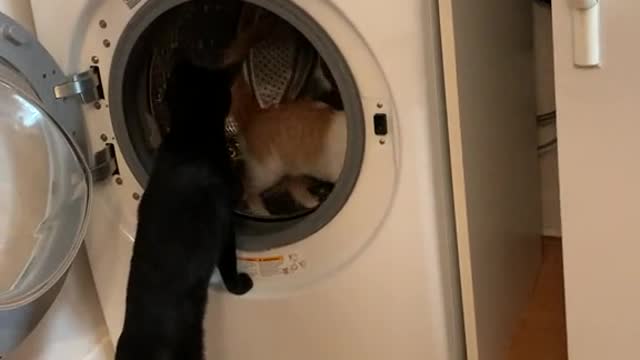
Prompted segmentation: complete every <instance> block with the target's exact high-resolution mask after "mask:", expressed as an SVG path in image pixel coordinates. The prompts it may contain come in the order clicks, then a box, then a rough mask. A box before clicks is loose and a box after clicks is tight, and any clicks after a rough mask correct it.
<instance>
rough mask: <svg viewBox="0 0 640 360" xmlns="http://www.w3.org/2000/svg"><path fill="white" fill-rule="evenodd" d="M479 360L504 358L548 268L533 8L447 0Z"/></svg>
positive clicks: (468, 282)
mask: <svg viewBox="0 0 640 360" xmlns="http://www.w3.org/2000/svg"><path fill="white" fill-rule="evenodd" d="M440 23H441V36H442V47H443V65H444V66H443V67H444V78H445V90H446V97H447V99H446V102H447V113H448V122H449V141H450V151H451V166H452V177H453V191H454V204H455V213H456V223H457V224H456V226H457V236H458V251H459V261H460V272H461V283H462V296H463V309H464V319H465V332H466V340H467V353H468V359H469V360H478V359H479V360H501V359H504V358H505V356H506V352H507V349H508V346H509V342H510V339H511V334H512V332H513V329H514V327H515V325H516V322H517V318H518V315H519V312H520V311H521V310H522V309H523V308H524V306H525V304H526V301H527V298H528V295H529V294H530V291H531V290H532V289H533V285H534V281H535V277H536V272H537V270H538V267H539V264H540V256H541V245H540V235H539V233H540V228H541V225H540V221H541V220H540V217H541V214H540V196H539V189H538V187H539V181H538V180H539V179H538V160H537V150H536V148H537V131H536V121H535V96H534V89H535V87H534V83H533V71H534V68H533V59H534V57H533V35H532V4H531V1H513V0H486V1H476V0H440Z"/></svg>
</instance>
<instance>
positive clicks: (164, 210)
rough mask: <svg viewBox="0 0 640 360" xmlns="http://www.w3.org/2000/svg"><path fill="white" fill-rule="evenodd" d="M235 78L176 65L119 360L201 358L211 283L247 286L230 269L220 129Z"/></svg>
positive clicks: (227, 177)
mask: <svg viewBox="0 0 640 360" xmlns="http://www.w3.org/2000/svg"><path fill="white" fill-rule="evenodd" d="M233 72H234V71H233V70H230V69H228V70H209V69H205V68H202V67H199V66H195V65H192V64H190V63H188V62H181V63H180V64H179V65H177V66H176V67H175V68H174V70H173V71H172V74H171V75H170V78H169V81H168V84H167V94H166V96H167V103H168V107H169V112H170V115H171V119H172V120H171V130H170V132H169V134H168V135H167V136H166V138H165V139H164V141H163V143H162V144H161V145H160V148H159V149H158V153H157V156H156V160H155V165H154V168H153V171H152V172H151V176H150V178H149V183H148V185H147V188H146V190H145V193H144V196H143V197H142V200H141V202H140V206H139V208H138V230H137V233H136V240H135V244H134V247H133V256H132V259H131V269H130V272H129V283H128V288H127V300H126V313H125V321H124V328H123V331H122V334H121V335H120V339H119V340H118V345H117V349H116V360H134V359H135V360H141V359H145V360H161V359H162V360H165V359H166V360H174V359H175V360H196V359H197V360H202V359H204V344H203V324H202V322H203V319H204V315H205V307H206V303H207V290H208V288H209V279H210V277H211V275H212V273H213V271H214V269H215V267H216V266H217V267H218V269H219V270H220V274H221V275H222V279H223V282H224V284H225V286H226V288H227V289H228V290H229V291H230V292H231V293H234V294H237V295H241V294H244V293H246V292H247V291H249V290H250V289H251V288H252V287H253V282H252V280H251V278H250V277H249V276H248V275H247V274H244V273H240V274H239V273H238V272H237V268H236V246H235V232H234V227H233V205H234V204H233V202H234V199H232V196H233V194H234V193H236V192H235V191H234V190H233V187H234V186H235V184H239V183H237V182H236V181H235V178H234V175H233V172H232V170H231V160H230V158H229V155H228V151H227V147H226V142H225V133H224V122H225V118H226V116H227V114H228V113H229V107H230V102H231V92H230V87H231V81H232V79H233V76H234V74H233Z"/></svg>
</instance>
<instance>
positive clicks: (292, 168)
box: [231, 75, 347, 216]
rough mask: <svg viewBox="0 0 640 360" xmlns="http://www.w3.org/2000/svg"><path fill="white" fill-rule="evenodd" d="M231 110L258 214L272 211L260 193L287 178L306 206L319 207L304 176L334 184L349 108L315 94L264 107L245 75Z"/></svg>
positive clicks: (249, 193) (247, 190) (237, 85)
mask: <svg viewBox="0 0 640 360" xmlns="http://www.w3.org/2000/svg"><path fill="white" fill-rule="evenodd" d="M231 115H232V116H233V118H234V120H235V122H236V123H237V125H238V134H239V144H240V150H241V152H242V154H243V156H244V159H245V166H246V168H245V170H246V171H245V174H246V175H245V176H246V179H245V200H246V201H247V205H248V206H249V209H250V210H251V211H252V212H253V213H254V214H257V215H262V216H267V215H269V211H268V210H267V209H266V207H265V205H264V203H263V201H262V198H261V197H260V194H261V193H262V192H263V191H265V190H267V189H268V188H270V187H271V186H273V185H275V184H276V183H277V182H279V181H280V180H282V179H283V178H285V177H286V178H287V179H288V181H287V188H288V190H289V192H290V193H291V195H292V196H293V198H294V199H295V200H296V201H297V202H299V203H300V204H301V205H303V206H304V207H306V208H314V207H316V206H318V204H319V201H318V199H317V198H316V197H315V196H314V195H312V194H311V193H310V192H309V190H308V183H307V181H306V180H305V176H311V177H314V178H317V179H319V180H323V181H327V182H331V183H335V182H336V181H337V179H338V177H339V176H340V172H341V171H342V166H343V163H344V157H345V152H346V148H347V119H346V115H345V113H344V111H336V110H334V109H333V108H332V107H330V106H329V105H327V104H325V103H323V102H319V101H314V100H310V99H301V100H296V101H290V102H286V103H282V104H279V105H277V106H273V107H270V108H266V109H262V108H260V106H259V104H258V102H257V100H256V99H255V97H254V95H253V93H252V91H251V89H250V87H249V85H248V84H247V82H246V81H245V79H244V76H242V75H239V76H238V78H237V79H236V81H235V83H234V85H233V88H232V105H231Z"/></svg>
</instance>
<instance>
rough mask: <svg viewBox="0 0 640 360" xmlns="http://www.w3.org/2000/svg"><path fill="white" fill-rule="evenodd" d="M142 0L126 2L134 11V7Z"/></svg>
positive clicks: (128, 0) (126, 0)
mask: <svg viewBox="0 0 640 360" xmlns="http://www.w3.org/2000/svg"><path fill="white" fill-rule="evenodd" d="M139 2H140V0H124V3H125V5H127V6H128V7H129V9H133V7H134V6H136V5H138V3H139Z"/></svg>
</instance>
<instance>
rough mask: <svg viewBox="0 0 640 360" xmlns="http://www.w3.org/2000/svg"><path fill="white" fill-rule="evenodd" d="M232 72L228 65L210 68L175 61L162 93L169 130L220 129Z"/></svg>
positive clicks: (226, 104) (227, 112)
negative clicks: (164, 91)
mask: <svg viewBox="0 0 640 360" xmlns="http://www.w3.org/2000/svg"><path fill="white" fill-rule="evenodd" d="M236 73H237V69H236V67H232V66H230V67H225V68H221V69H211V68H207V67H204V66H201V65H196V64H193V63H192V62H190V61H187V60H182V61H179V62H177V63H176V65H175V66H174V68H173V71H172V72H171V74H170V75H169V79H168V81H167V89H166V96H165V99H166V101H167V106H168V108H169V113H170V116H171V131H172V132H173V131H174V130H179V129H189V131H190V132H191V133H193V132H194V131H207V130H211V129H223V127H224V120H225V118H226V117H227V115H228V114H229V108H230V106H231V85H232V81H233V78H234V77H235V76H236Z"/></svg>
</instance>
